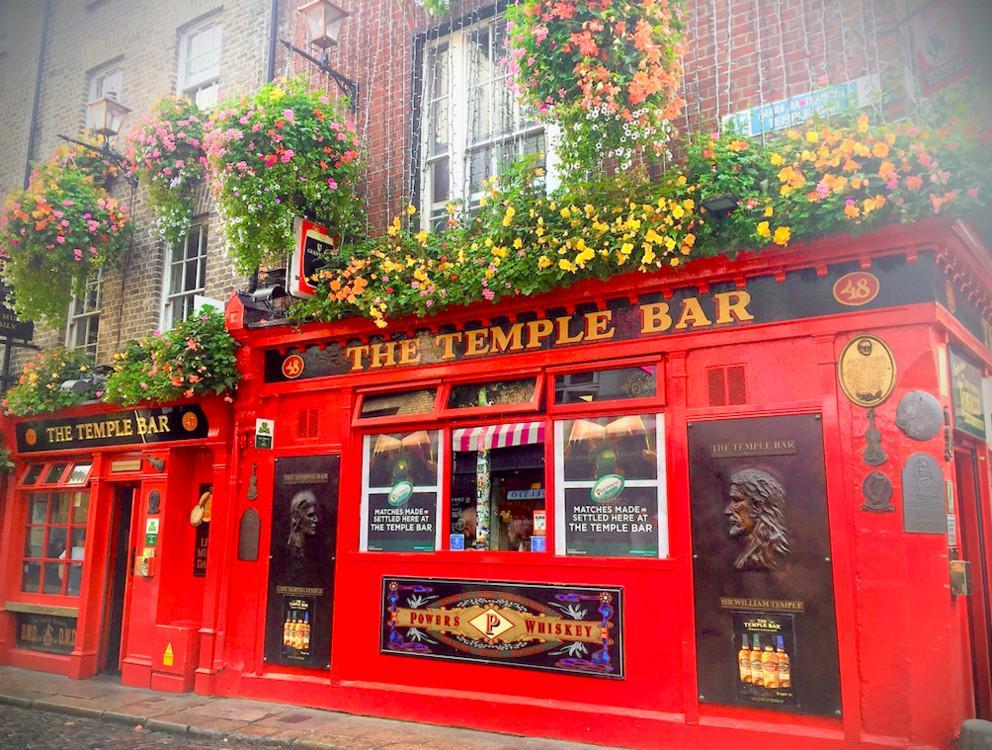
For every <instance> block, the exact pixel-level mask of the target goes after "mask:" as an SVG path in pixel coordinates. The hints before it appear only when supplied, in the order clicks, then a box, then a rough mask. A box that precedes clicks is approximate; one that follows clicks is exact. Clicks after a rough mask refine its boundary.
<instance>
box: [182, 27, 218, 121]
mask: <svg viewBox="0 0 992 750" xmlns="http://www.w3.org/2000/svg"><path fill="white" fill-rule="evenodd" d="M220 45H221V23H220V20H219V19H218V18H216V17H214V18H211V19H209V20H207V21H205V22H203V23H200V24H197V25H196V26H194V27H192V28H189V29H187V30H186V31H184V32H182V33H181V34H180V36H179V75H178V85H177V86H176V88H177V90H178V92H179V93H180V94H182V95H183V96H185V97H187V98H189V99H192V100H193V101H194V102H196V104H197V106H198V107H202V108H204V109H210V108H211V107H213V106H214V104H216V103H217V89H218V85H219V82H220Z"/></svg>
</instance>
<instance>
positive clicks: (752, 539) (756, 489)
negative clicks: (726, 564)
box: [724, 469, 789, 570]
mask: <svg viewBox="0 0 992 750" xmlns="http://www.w3.org/2000/svg"><path fill="white" fill-rule="evenodd" d="M724 515H726V516H727V519H728V521H729V523H730V528H729V531H730V535H731V536H732V537H741V538H742V539H743V542H744V549H743V550H742V551H741V553H740V554H739V555H738V556H737V559H736V560H735V561H734V567H735V568H737V569H738V570H777V569H778V568H781V567H782V565H783V563H784V562H785V560H786V558H788V556H789V538H788V535H787V530H786V528H785V489H784V488H783V487H782V485H781V483H780V482H779V481H778V480H777V479H776V478H775V477H773V476H772V475H771V474H769V473H768V472H766V471H762V470H761V469H744V470H742V471H738V472H736V473H734V474H733V475H732V476H731V477H730V502H729V503H728V504H727V508H726V509H725V510H724Z"/></svg>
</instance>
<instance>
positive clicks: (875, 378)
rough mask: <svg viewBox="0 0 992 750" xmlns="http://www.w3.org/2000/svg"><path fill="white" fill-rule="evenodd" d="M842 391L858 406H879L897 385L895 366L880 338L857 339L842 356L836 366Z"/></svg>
mask: <svg viewBox="0 0 992 750" xmlns="http://www.w3.org/2000/svg"><path fill="white" fill-rule="evenodd" d="M837 377H838V378H839V379H840V387H841V388H842V389H843V390H844V395H845V396H847V397H848V398H849V399H851V401H853V402H854V403H855V404H857V405H858V406H865V407H871V406H878V405H879V404H880V403H882V402H883V401H885V399H887V398H888V397H889V394H890V393H892V388H893V387H894V386H895V384H896V362H895V359H894V358H893V357H892V352H891V351H889V347H888V346H886V344H885V342H884V341H882V340H881V339H880V338H878V337H877V336H856V337H855V338H853V339H851V340H850V341H849V342H848V344H847V346H845V347H844V351H842V352H841V353H840V361H838V363H837Z"/></svg>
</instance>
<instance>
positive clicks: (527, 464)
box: [449, 422, 547, 552]
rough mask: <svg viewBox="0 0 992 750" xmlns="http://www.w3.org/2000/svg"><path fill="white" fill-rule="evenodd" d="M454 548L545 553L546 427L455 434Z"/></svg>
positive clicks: (503, 426)
mask: <svg viewBox="0 0 992 750" xmlns="http://www.w3.org/2000/svg"><path fill="white" fill-rule="evenodd" d="M452 456H453V459H452V465H451V504H450V506H449V507H450V513H451V537H450V544H451V549H476V550H498V551H511V552H545V551H546V549H547V548H546V546H545V536H544V531H543V530H544V518H545V515H544V514H545V509H544V487H545V472H544V422H523V423H518V424H500V425H488V426H485V427H471V428H462V429H456V430H454V431H453V433H452Z"/></svg>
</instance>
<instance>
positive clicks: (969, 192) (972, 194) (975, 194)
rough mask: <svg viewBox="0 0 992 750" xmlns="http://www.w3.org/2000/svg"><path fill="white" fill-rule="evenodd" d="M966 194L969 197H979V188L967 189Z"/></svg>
mask: <svg viewBox="0 0 992 750" xmlns="http://www.w3.org/2000/svg"><path fill="white" fill-rule="evenodd" d="M965 195H967V196H968V197H969V198H977V197H978V188H977V187H973V188H968V189H967V190H966V191H965Z"/></svg>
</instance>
